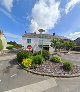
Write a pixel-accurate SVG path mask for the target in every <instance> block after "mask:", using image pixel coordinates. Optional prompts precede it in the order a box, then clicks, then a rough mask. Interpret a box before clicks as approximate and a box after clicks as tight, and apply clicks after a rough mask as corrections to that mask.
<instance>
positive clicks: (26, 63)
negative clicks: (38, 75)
mask: <svg viewBox="0 0 80 92" xmlns="http://www.w3.org/2000/svg"><path fill="white" fill-rule="evenodd" d="M22 65H23V66H24V67H26V68H30V67H31V65H32V59H30V58H27V59H23V61H22Z"/></svg>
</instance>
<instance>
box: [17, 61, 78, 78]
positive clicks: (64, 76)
mask: <svg viewBox="0 0 80 92" xmlns="http://www.w3.org/2000/svg"><path fill="white" fill-rule="evenodd" d="M17 63H18V65H19V66H20V67H21V68H22V69H24V70H26V71H27V72H30V73H32V74H36V75H41V76H49V77H57V78H59V77H61V78H74V77H80V73H77V74H72V75H68V74H67V75H56V74H54V75H52V74H48V73H40V72H35V71H32V70H29V69H26V68H24V67H23V66H22V65H21V64H20V63H19V62H18V61H17Z"/></svg>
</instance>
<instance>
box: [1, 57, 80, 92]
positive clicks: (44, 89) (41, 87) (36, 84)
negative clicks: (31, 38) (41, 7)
mask: <svg viewBox="0 0 80 92" xmlns="http://www.w3.org/2000/svg"><path fill="white" fill-rule="evenodd" d="M11 59H12V60H11ZM16 88H17V89H16ZM24 89H25V90H24ZM8 90H10V91H8ZM16 90H17V91H16ZM21 90H22V91H21ZM5 91H6V92H80V77H78V78H68V79H67V78H52V77H47V76H38V75H33V74H31V73H29V72H27V71H25V70H23V69H21V68H20V67H19V66H18V65H17V63H16V59H13V58H12V56H10V58H7V59H6V60H0V92H5Z"/></svg>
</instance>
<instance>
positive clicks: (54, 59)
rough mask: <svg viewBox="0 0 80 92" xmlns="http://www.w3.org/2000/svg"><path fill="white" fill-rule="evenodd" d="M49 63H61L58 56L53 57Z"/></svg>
mask: <svg viewBox="0 0 80 92" xmlns="http://www.w3.org/2000/svg"><path fill="white" fill-rule="evenodd" d="M50 61H52V62H55V63H60V62H62V60H61V58H60V57H59V56H53V57H52V58H51V59H50Z"/></svg>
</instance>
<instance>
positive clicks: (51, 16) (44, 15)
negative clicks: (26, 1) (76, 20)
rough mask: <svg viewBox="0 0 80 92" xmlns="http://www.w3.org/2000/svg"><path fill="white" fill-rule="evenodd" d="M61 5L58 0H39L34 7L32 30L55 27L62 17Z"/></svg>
mask: <svg viewBox="0 0 80 92" xmlns="http://www.w3.org/2000/svg"><path fill="white" fill-rule="evenodd" d="M59 6H60V2H58V1H56V0H39V1H38V2H37V3H36V4H35V5H34V7H33V9H32V20H31V25H30V27H31V31H32V32H38V29H40V28H42V29H44V30H46V32H48V30H51V29H53V28H54V27H55V24H57V22H58V20H59V19H60V17H61V14H60V8H59Z"/></svg>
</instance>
